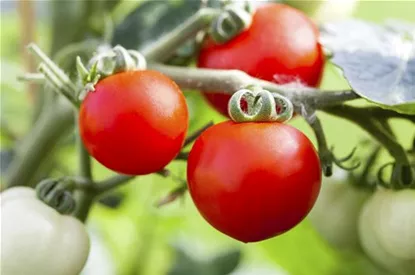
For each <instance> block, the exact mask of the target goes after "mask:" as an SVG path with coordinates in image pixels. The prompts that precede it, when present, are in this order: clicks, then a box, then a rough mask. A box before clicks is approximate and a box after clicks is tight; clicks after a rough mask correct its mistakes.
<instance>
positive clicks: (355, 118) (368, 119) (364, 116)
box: [324, 105, 415, 166]
mask: <svg viewBox="0 0 415 275" xmlns="http://www.w3.org/2000/svg"><path fill="white" fill-rule="evenodd" d="M324 111H325V112H327V113H329V114H332V115H335V116H339V117H343V118H345V119H347V120H350V121H352V122H354V123H356V124H357V125H358V126H360V127H361V128H362V129H363V130H365V131H367V132H368V133H369V134H370V135H372V137H373V138H375V139H376V140H377V141H378V142H379V143H381V144H382V145H383V146H384V147H385V148H386V150H388V152H389V153H390V154H391V156H392V157H393V158H394V159H395V160H396V161H397V162H399V163H401V164H403V165H408V166H409V159H408V156H407V155H406V152H405V149H404V148H403V147H402V146H401V145H400V144H399V143H398V141H397V140H396V139H395V137H394V136H393V135H391V134H390V133H389V132H388V130H385V129H384V128H383V126H382V125H381V124H380V123H379V121H378V115H379V116H381V117H383V118H389V117H401V118H407V119H409V120H412V121H414V120H415V119H414V118H413V116H411V115H405V114H399V113H395V112H391V111H388V110H381V109H380V108H375V109H371V108H358V107H352V106H346V105H341V106H337V107H331V108H326V109H324Z"/></svg>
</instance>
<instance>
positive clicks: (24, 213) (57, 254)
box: [0, 187, 90, 275]
mask: <svg viewBox="0 0 415 275" xmlns="http://www.w3.org/2000/svg"><path fill="white" fill-rule="evenodd" d="M0 200H1V224H2V225H1V240H0V246H1V266H0V267H1V270H0V274H2V275H79V273H80V272H81V270H82V269H83V267H84V265H85V263H86V261H87V258H88V254H89V247H90V243H89V237H88V233H87V231H86V229H85V226H84V224H82V223H81V222H80V221H78V220H77V219H76V218H74V217H72V216H68V215H61V214H60V213H59V212H57V211H56V210H55V209H53V208H51V207H49V206H48V205H46V204H45V203H43V202H42V201H40V200H39V199H38V198H37V197H36V193H35V190H34V189H32V188H29V187H13V188H10V189H7V190H5V191H4V192H2V193H1V194H0Z"/></svg>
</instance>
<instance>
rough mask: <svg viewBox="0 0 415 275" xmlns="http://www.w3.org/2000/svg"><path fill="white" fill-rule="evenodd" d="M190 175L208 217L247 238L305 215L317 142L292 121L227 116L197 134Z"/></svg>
mask: <svg viewBox="0 0 415 275" xmlns="http://www.w3.org/2000/svg"><path fill="white" fill-rule="evenodd" d="M187 180H188V188H189V193H190V195H191V197H192V199H193V201H194V203H195V205H196V207H197V209H198V210H199V212H200V214H201V215H202V216H203V217H204V218H205V219H206V220H207V222H208V223H210V224H211V225H212V226H213V227H215V228H216V229H217V230H219V231H221V232H222V233H224V234H226V235H228V236H230V237H232V238H234V239H237V240H239V241H242V242H246V243H247V242H257V241H261V240H265V239H268V238H271V237H274V236H277V235H279V234H282V233H283V232H285V231H287V230H289V229H291V228H293V227H294V226H295V225H297V224H298V223H299V222H300V221H302V220H303V219H304V218H305V217H306V216H307V214H308V213H309V211H310V210H311V208H312V207H313V205H314V203H315V201H316V199H317V196H318V193H319V191H320V185H321V168H320V162H319V157H318V155H317V152H316V150H315V149H314V146H313V144H312V143H311V142H310V140H309V139H308V138H307V137H306V136H305V135H304V134H303V133H301V132H300V131H299V130H297V129H295V128H293V127H291V126H289V125H286V124H281V123H255V122H249V123H235V122H233V121H226V122H222V123H219V124H216V125H214V126H212V127H211V128H209V129H208V130H206V131H205V132H203V133H202V134H201V136H200V137H199V138H198V139H197V140H196V142H195V144H194V146H193V148H192V150H191V152H190V155H189V159H188V163H187Z"/></svg>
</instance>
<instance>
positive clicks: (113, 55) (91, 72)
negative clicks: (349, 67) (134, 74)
mask: <svg viewBox="0 0 415 275" xmlns="http://www.w3.org/2000/svg"><path fill="white" fill-rule="evenodd" d="M87 67H88V68H89V69H87ZM76 68H77V71H78V74H79V78H80V80H81V82H82V84H83V85H84V89H83V90H81V91H80V93H79V94H78V99H79V100H83V99H84V98H85V96H86V95H87V93H88V92H93V91H95V85H96V84H97V83H98V81H100V80H102V79H103V78H105V77H107V76H110V75H113V74H116V73H119V72H125V71H135V70H145V69H146V68H147V61H146V59H145V57H144V56H143V55H142V54H141V53H140V52H138V51H135V50H127V49H125V48H124V47H122V46H120V45H117V46H115V47H113V48H110V49H103V50H102V51H101V52H99V53H97V54H96V55H95V56H93V57H92V58H91V60H90V61H89V62H88V66H85V65H84V64H83V63H82V60H81V58H80V57H79V56H78V57H77V59H76Z"/></svg>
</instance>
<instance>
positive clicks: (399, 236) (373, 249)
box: [358, 189, 415, 275]
mask: <svg viewBox="0 0 415 275" xmlns="http://www.w3.org/2000/svg"><path fill="white" fill-rule="evenodd" d="M358 228H359V235H360V240H361V244H362V247H363V249H364V251H365V252H366V254H367V255H368V256H369V257H370V258H371V259H372V260H373V261H374V262H376V263H377V264H379V265H380V266H383V267H384V268H385V269H387V270H389V271H391V272H393V274H398V275H412V274H414V271H415V190H409V189H407V190H401V191H393V190H383V189H379V190H378V191H376V193H375V194H374V195H373V196H372V197H371V198H370V200H368V201H367V203H366V204H365V205H364V207H363V209H362V212H361V215H360V217H359V224H358Z"/></svg>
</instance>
